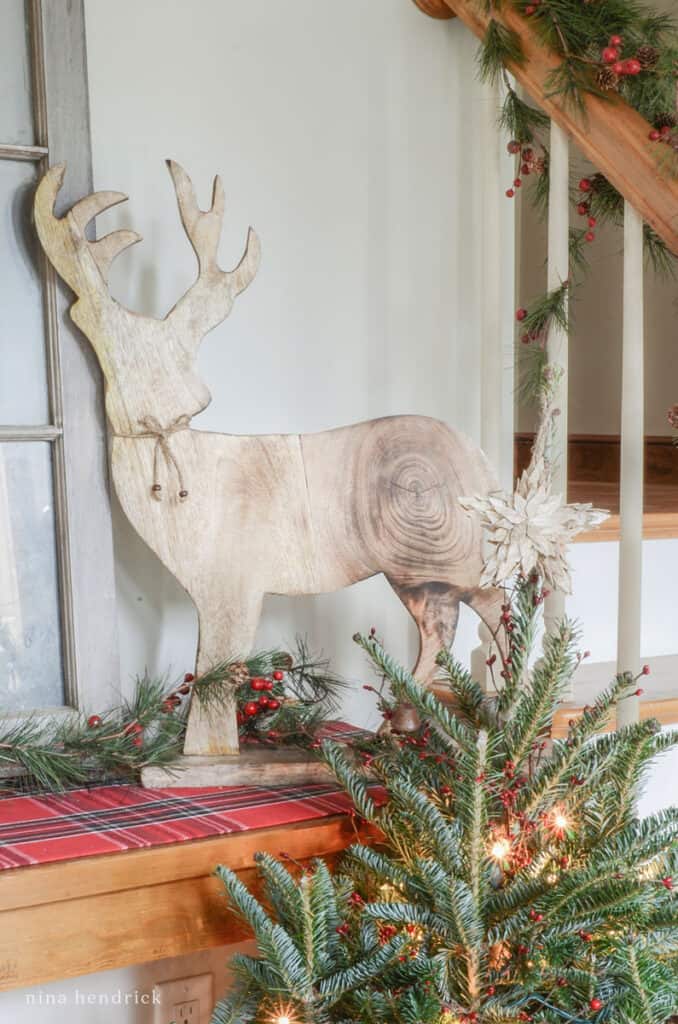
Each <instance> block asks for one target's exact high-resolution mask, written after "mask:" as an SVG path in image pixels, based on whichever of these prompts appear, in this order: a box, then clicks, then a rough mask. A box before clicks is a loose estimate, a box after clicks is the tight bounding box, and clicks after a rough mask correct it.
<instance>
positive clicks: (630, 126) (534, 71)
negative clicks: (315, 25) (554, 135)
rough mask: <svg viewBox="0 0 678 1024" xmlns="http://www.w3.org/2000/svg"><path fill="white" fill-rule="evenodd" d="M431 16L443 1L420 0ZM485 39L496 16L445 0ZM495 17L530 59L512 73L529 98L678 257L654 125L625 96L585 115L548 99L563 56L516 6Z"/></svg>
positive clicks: (591, 104)
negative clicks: (653, 137)
mask: <svg viewBox="0 0 678 1024" xmlns="http://www.w3.org/2000/svg"><path fill="white" fill-rule="evenodd" d="M415 3H417V5H418V6H419V7H421V8H422V9H423V10H427V8H431V9H430V10H428V13H429V14H434V16H437V17H440V16H441V15H440V13H438V14H437V15H436V14H435V13H434V12H435V11H436V10H437V11H440V8H441V3H440V2H439V0H415ZM444 3H445V5H446V6H447V7H448V8H449V9H450V11H452V13H454V14H456V15H457V17H458V18H459V19H460V21H462V22H463V23H464V24H465V25H466V26H467V27H468V28H469V29H470V30H471V31H472V32H473V33H475V35H477V36H479V37H480V38H481V39H482V38H483V37H484V35H485V32H486V30H487V25H488V22H489V20H490V14H488V12H487V11H485V10H484V9H483V7H482V5H481V4H479V3H477V0H444ZM491 17H493V18H495V19H496V20H497V21H499V22H501V23H502V24H504V25H506V26H507V27H508V28H510V29H512V30H513V31H514V32H516V33H517V34H518V36H519V37H520V40H521V43H522V47H523V52H524V54H525V57H526V60H525V63H524V64H523V65H517V64H511V65H510V67H509V70H510V71H511V74H512V75H513V76H514V77H515V78H516V80H517V81H518V82H519V83H520V85H522V86H523V88H524V89H525V91H526V92H527V93H528V95H529V96H531V97H532V99H533V100H534V101H535V103H537V104H538V106H540V107H541V108H542V110H544V111H545V112H546V113H547V114H548V115H549V117H551V118H552V119H553V120H554V121H555V122H556V123H557V124H559V125H560V127H561V128H563V129H564V131H566V132H567V133H568V135H570V136H571V137H572V138H573V139H574V141H575V142H576V144H577V146H578V147H579V149H580V150H581V152H582V153H583V154H584V156H586V157H587V158H588V159H589V160H590V161H591V163H592V164H593V165H594V167H597V168H598V170H599V171H601V172H602V173H603V174H604V175H605V177H606V178H608V179H609V181H611V182H612V184H613V185H614V187H615V188H616V189H617V190H618V191H619V192H621V194H622V195H623V196H624V198H625V199H627V200H628V201H629V202H630V203H631V205H632V206H634V207H635V209H636V210H637V211H638V213H640V214H641V216H642V217H643V220H645V221H647V223H648V224H650V225H651V226H652V227H653V228H654V230H655V231H656V232H657V234H658V235H660V236H661V238H663V239H664V241H665V242H666V244H667V245H668V247H669V249H670V250H671V251H672V252H673V253H676V254H677V255H678V180H676V179H671V178H667V177H666V175H663V174H662V173H661V168H660V164H659V157H660V155H661V152H660V150H661V148H662V147H659V148H658V147H657V146H656V145H653V144H652V143H651V142H650V141H649V139H648V133H649V131H650V128H651V126H650V125H649V124H648V123H647V121H645V119H644V118H643V117H641V115H640V114H639V113H638V112H637V111H636V110H634V109H633V108H632V107H630V106H629V105H628V103H625V102H624V101H623V100H622V99H621V97H619V96H611V97H609V98H601V97H598V96H594V95H587V96H585V97H584V106H585V111H584V112H583V113H581V112H579V111H577V110H576V109H573V108H572V107H571V106H566V105H565V104H564V103H563V100H562V97H559V96H548V92H549V87H548V78H549V75H550V73H551V72H552V71H553V69H554V68H555V67H557V66H558V64H559V63H560V61H559V58H558V55H557V54H556V53H554V52H552V51H550V50H549V49H548V48H547V47H545V46H544V44H543V43H542V41H541V40H540V38H539V36H538V35H537V33H536V32H535V31H534V29H532V28H531V26H530V25H529V23H528V22H527V20H526V19H525V18H524V17H523V16H522V15H521V14H520V13H519V12H518V11H517V10H516V9H515V8H514V7H513V6H512V5H510V4H505V5H503V6H502V7H501V8H500V9H495V10H493V11H492V14H491Z"/></svg>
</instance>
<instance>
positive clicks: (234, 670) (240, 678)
mask: <svg viewBox="0 0 678 1024" xmlns="http://www.w3.org/2000/svg"><path fill="white" fill-rule="evenodd" d="M249 678H250V670H249V669H248V667H247V665H246V663H245V662H244V661H234V662H233V664H232V665H229V668H228V679H229V682H231V683H233V684H234V685H235V686H242V684H243V683H246V682H248V680H249Z"/></svg>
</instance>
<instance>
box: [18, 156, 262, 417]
mask: <svg viewBox="0 0 678 1024" xmlns="http://www.w3.org/2000/svg"><path fill="white" fill-rule="evenodd" d="M167 165H168V167H169V171H170V174H171V176H172V181H173V182H174V190H175V192H176V196H177V202H178V204H179V213H180V216H181V222H182V224H183V226H184V230H185V232H186V234H187V235H188V238H189V240H190V242H191V245H192V246H193V249H194V251H195V254H196V256H197V258H198V276H197V278H196V280H195V282H194V283H193V284H192V285H191V287H190V288H189V289H188V291H186V292H185V294H184V295H182V296H181V298H180V299H179V301H178V302H177V303H176V305H175V306H174V307H173V309H171V310H170V312H169V313H168V314H167V316H166V317H164V319H157V318H156V317H151V316H141V315H140V314H138V313H134V312H132V311H131V310H129V309H126V308H125V307H124V306H122V305H121V304H120V303H119V302H117V301H116V300H115V299H114V298H113V297H112V296H111V295H110V292H109V290H108V272H109V269H110V266H111V263H112V262H113V260H114V259H115V257H116V256H117V255H118V254H119V253H121V252H123V250H125V249H127V248H128V246H130V245H134V244H135V243H136V242H139V241H141V237H140V236H139V235H138V234H137V233H136V232H135V231H128V230H120V231H113V232H112V233H111V234H109V235H106V236H105V237H103V238H100V239H99V240H98V241H96V242H91V241H89V240H88V238H87V237H86V234H85V229H86V227H87V225H88V224H89V222H90V221H91V220H92V219H93V218H94V217H96V216H97V215H98V214H100V213H103V211H104V210H108V209H109V208H110V207H112V206H116V205H117V204H118V203H122V202H124V201H125V200H126V199H127V196H126V195H124V194H123V193H121V192H95V193H94V194H93V195H90V196H86V197H85V198H84V199H81V200H80V201H79V202H77V203H76V204H75V205H74V206H73V207H71V209H70V210H69V211H68V213H66V214H65V215H64V216H63V217H56V216H55V213H54V204H55V201H56V198H57V195H58V193H59V189H60V188H61V185H62V182H63V179H64V174H65V165H64V164H61V165H59V166H56V167H52V168H50V170H49V171H47V173H46V174H45V176H44V178H43V179H42V181H41V182H40V185H39V186H38V189H37V192H36V196H35V204H34V211H35V224H36V228H37V231H38V235H39V238H40V242H41V244H42V247H43V249H44V250H45V252H46V254H47V256H48V257H49V259H50V261H51V263H52V264H53V265H54V267H55V268H56V270H57V271H58V272H59V274H60V275H61V277H62V278H63V279H64V281H66V282H67V283H68V284H69V285H70V287H71V288H72V289H73V291H74V292H75V294H76V295H77V301H76V302H75V303H74V305H73V306H72V307H71V318H72V320H73V321H74V323H76V324H77V325H78V327H79V328H80V330H81V331H82V332H83V333H84V334H85V335H86V337H87V338H88V339H89V341H90V342H91V344H92V346H93V348H94V350H95V352H96V354H97V357H98V359H99V362H100V364H101V368H102V371H103V374H104V379H105V383H106V411H107V413H108V418H109V421H110V424H111V428H112V430H113V431H114V432H116V433H120V434H132V433H135V432H137V431H138V430H139V422H140V420H142V419H144V418H148V417H149V416H152V417H154V418H155V419H156V420H157V421H158V422H159V423H161V424H169V423H172V422H174V421H176V420H177V419H178V418H179V417H183V416H185V417H189V418H190V417H191V416H194V415H195V414H196V413H198V412H200V411H202V410H203V409H204V408H205V407H206V406H207V405H208V404H209V402H210V394H209V391H208V390H207V388H206V386H205V385H204V384H203V382H202V381H201V380H200V379H199V377H198V376H197V375H196V373H195V371H194V369H193V366H194V362H195V359H196V356H197V352H198V346H199V344H200V341H201V340H202V338H203V337H204V336H205V335H206V334H207V333H208V331H211V330H212V328H213V327H216V326H217V324H220V323H221V321H222V320H225V318H226V317H227V316H228V314H229V313H230V311H231V308H232V306H233V303H234V301H235V298H236V296H237V295H239V294H240V292H242V291H244V290H245V288H247V286H248V284H250V282H251V281H252V280H253V279H254V276H255V274H256V272H257V268H258V266H259V260H260V255H261V250H260V245H259V239H258V237H257V235H256V234H255V232H254V231H253V230H252V228H250V229H249V233H248V236H247V245H246V247H245V252H244V255H243V257H242V259H241V260H240V263H239V264H238V266H237V267H236V268H235V269H234V270H231V271H223V270H221V269H220V268H219V266H218V265H217V249H218V247H219V239H220V236H221V227H222V222H223V217H224V191H223V187H222V184H221V181H220V179H219V178H218V177H216V178H215V179H214V186H213V192H212V205H211V207H210V209H209V210H207V211H203V210H201V209H200V208H199V206H198V204H197V201H196V198H195V192H194V190H193V185H192V184H191V180H190V178H189V177H188V175H187V174H186V172H185V171H184V170H183V168H181V167H180V166H179V164H177V163H175V162H174V161H173V160H168V161H167Z"/></svg>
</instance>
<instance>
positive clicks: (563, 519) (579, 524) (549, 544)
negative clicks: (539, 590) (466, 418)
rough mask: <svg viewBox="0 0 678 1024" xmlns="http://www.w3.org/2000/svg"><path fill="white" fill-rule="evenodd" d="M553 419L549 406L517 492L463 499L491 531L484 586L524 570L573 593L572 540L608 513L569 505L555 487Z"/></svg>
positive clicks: (525, 572)
mask: <svg viewBox="0 0 678 1024" xmlns="http://www.w3.org/2000/svg"><path fill="white" fill-rule="evenodd" d="M552 419H553V412H552V410H551V409H550V408H546V409H544V411H543V414H542V422H541V425H540V428H539V430H538V432H537V436H536V438H535V442H534V449H533V452H532V458H531V460H530V464H529V466H528V467H527V469H526V470H525V471H524V472H523V473H522V475H521V477H520V479H519V481H518V483H517V485H516V489H515V492H514V493H513V494H510V493H507V492H504V491H497V492H494V493H492V494H488V495H486V496H483V497H470V498H461V499H460V504H461V506H462V508H463V509H465V510H466V511H467V512H474V513H476V514H477V515H478V517H479V519H480V524H481V526H482V527H483V528H484V529H485V530H486V532H487V541H488V547H489V552H488V555H487V557H486V559H485V564H484V567H483V573H482V576H481V579H480V585H481V586H482V587H485V586H487V587H490V586H502V585H503V584H505V583H506V582H507V581H509V580H510V579H511V578H512V577H514V576H515V575H516V574H518V573H522V574H523V575H524V576H529V575H531V574H532V573H537V575H539V576H540V577H541V578H542V579H543V580H544V583H545V584H546V585H547V586H549V587H551V588H552V589H554V590H560V591H562V592H564V593H566V594H569V593H571V591H572V578H571V575H570V566H569V562H568V558H567V549H568V546H569V544H570V543H571V542H572V540H573V539H574V537H576V536H577V534H578V533H582V532H584V531H585V530H592V529H594V528H595V527H597V526H600V524H601V523H602V522H604V521H605V520H606V519H607V518H608V513H607V512H604V511H603V510H602V509H597V508H594V507H593V506H592V505H591V504H590V503H588V504H571V505H568V504H566V503H565V502H564V501H563V499H562V497H561V496H560V495H555V494H553V493H552V492H551V470H550V464H549V462H548V460H547V458H546V445H547V438H548V433H549V432H550V430H551V424H552Z"/></svg>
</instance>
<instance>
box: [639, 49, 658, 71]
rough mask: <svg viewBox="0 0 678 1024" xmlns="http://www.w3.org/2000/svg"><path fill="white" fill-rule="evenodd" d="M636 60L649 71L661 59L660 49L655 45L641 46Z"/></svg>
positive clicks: (644, 69)
mask: <svg viewBox="0 0 678 1024" xmlns="http://www.w3.org/2000/svg"><path fill="white" fill-rule="evenodd" d="M636 60H637V61H638V63H639V64H640V66H641V68H642V69H643V71H648V70H649V69H650V68H653V67H655V65H656V64H657V61H658V60H659V50H657V49H655V47H654V46H640V47H638V52H637V53H636Z"/></svg>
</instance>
